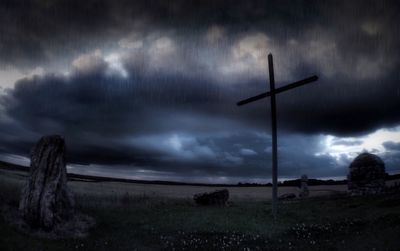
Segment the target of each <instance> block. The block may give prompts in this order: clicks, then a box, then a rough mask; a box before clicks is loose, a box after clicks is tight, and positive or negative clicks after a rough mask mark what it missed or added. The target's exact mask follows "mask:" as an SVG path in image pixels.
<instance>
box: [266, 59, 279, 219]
mask: <svg viewBox="0 0 400 251" xmlns="http://www.w3.org/2000/svg"><path fill="white" fill-rule="evenodd" d="M268 69H269V86H270V90H269V91H270V93H271V123H272V124H271V125H272V126H271V130H272V215H273V216H274V219H276V217H277V211H278V142H277V131H276V99H275V78H274V64H273V61H272V54H271V53H270V54H268Z"/></svg>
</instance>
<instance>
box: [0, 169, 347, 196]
mask: <svg viewBox="0 0 400 251" xmlns="http://www.w3.org/2000/svg"><path fill="white" fill-rule="evenodd" d="M25 179H26V173H24V172H21V171H10V170H0V182H2V183H3V184H13V186H15V187H21V186H22V184H23V183H24V181H25ZM68 185H69V187H70V188H71V189H72V190H73V191H74V192H75V193H76V194H77V195H87V196H98V195H102V196H111V197H112V196H116V197H120V196H125V195H126V194H129V195H132V196H148V197H163V198H175V199H190V198H192V197H193V195H194V194H196V193H203V192H210V191H214V190H217V189H222V188H221V187H212V186H189V185H158V184H135V183H124V182H108V181H106V182H86V181H69V182H68ZM224 188H226V189H228V190H229V193H230V199H231V200H232V201H238V200H255V201H262V200H264V201H265V200H269V199H271V187H237V186H233V187H224ZM346 190H347V187H346V186H345V185H333V186H310V196H323V195H332V194H336V193H340V192H345V191H346ZM278 191H279V194H284V193H295V194H297V193H298V188H297V187H280V188H279V190H278Z"/></svg>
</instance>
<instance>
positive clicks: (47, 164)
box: [19, 135, 75, 231]
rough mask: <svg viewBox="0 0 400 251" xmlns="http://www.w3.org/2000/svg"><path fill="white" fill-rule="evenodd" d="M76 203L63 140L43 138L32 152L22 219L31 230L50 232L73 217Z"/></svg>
mask: <svg viewBox="0 0 400 251" xmlns="http://www.w3.org/2000/svg"><path fill="white" fill-rule="evenodd" d="M74 204H75V203H74V199H73V196H72V194H71V193H70V191H69V190H68V187H67V173H66V168H65V142H64V139H63V138H62V137H61V136H58V135H52V136H44V137H42V138H41V139H40V140H39V142H38V143H37V144H36V146H35V147H34V148H33V149H32V152H31V166H30V170H29V179H28V182H27V184H26V185H25V187H24V189H23V191H22V197H21V200H20V204H19V210H20V213H21V215H22V218H23V219H24V221H25V222H26V223H27V224H28V225H29V226H30V227H31V228H34V229H35V228H38V229H43V230H47V231H50V230H52V229H53V228H54V227H55V226H56V225H57V224H60V223H62V222H65V221H68V220H69V219H71V218H72V217H73V216H74Z"/></svg>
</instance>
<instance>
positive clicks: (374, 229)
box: [0, 170, 400, 251]
mask: <svg viewBox="0 0 400 251" xmlns="http://www.w3.org/2000/svg"><path fill="white" fill-rule="evenodd" d="M24 179H25V177H24V175H23V174H22V173H19V172H13V171H4V170H1V171H0V191H1V194H0V199H1V204H2V206H3V205H5V204H7V205H11V206H15V207H16V206H17V205H18V198H19V191H20V189H21V186H22V184H23V183H24ZM69 186H70V187H71V189H72V190H73V191H74V192H75V194H76V199H77V203H78V207H79V209H80V210H81V211H82V212H84V213H86V214H89V215H91V216H93V217H94V218H95V219H96V221H97V225H96V226H95V227H94V228H93V229H92V231H91V233H90V235H89V237H87V238H85V239H68V240H46V239H40V238H35V237H31V236H27V235H25V234H22V233H20V232H18V231H17V230H16V229H14V228H13V227H11V226H9V225H7V224H6V222H5V219H4V218H3V217H1V218H0V249H1V250H5V251H6V250H38V251H39V250H43V251H45V250H114V251H117V250H324V251H327V250H400V195H398V194H392V195H385V196H382V197H368V198H359V197H358V198H349V197H346V196H343V195H340V192H341V191H342V192H343V191H344V190H345V187H343V186H331V187H312V188H311V195H312V196H313V197H311V198H309V199H307V200H295V201H288V202H282V203H281V204H280V206H279V218H278V219H277V220H276V221H274V220H273V218H272V216H271V213H270V207H271V205H270V203H269V200H268V199H269V196H270V190H269V189H270V188H267V187H254V188H239V187H234V188H233V187H232V188H228V190H229V191H230V193H231V196H232V199H231V200H230V201H231V203H230V205H229V206H228V207H199V206H196V205H194V204H193V202H192V200H191V197H192V195H193V193H196V192H204V191H209V190H214V188H213V187H190V186H167V185H149V184H122V183H112V182H111V183H110V182H77V181H73V182H69ZM284 189H285V190H282V189H281V192H289V191H296V188H290V187H286V188H284Z"/></svg>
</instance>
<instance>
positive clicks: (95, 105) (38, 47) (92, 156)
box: [0, 0, 400, 183]
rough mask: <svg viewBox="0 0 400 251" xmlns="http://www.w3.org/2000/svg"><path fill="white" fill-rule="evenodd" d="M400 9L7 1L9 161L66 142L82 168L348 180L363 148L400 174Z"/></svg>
mask: <svg viewBox="0 0 400 251" xmlns="http://www.w3.org/2000/svg"><path fill="white" fill-rule="evenodd" d="M398 13H400V4H399V3H398V2H397V1H365V0H363V1H361V0H360V1H310V0H307V1H305V0H304V1H286V0H283V1H265V0H264V1H248V0H235V1H233V0H232V1H215V0H202V1H189V0H170V1H161V0H160V1H155V0H145V1H142V0H139V1H128V0H126V1H111V0H110V1H106V0H102V1H93V0H88V1H79V0H60V1H45V0H40V1H39V0H37V1H20V0H12V1H11V0H3V1H1V3H0V159H2V160H6V161H12V162H15V163H23V164H28V163H29V160H28V159H27V157H29V151H30V148H31V147H32V146H33V145H34V144H35V142H37V140H38V139H39V138H40V137H41V136H42V135H47V134H61V135H63V136H64V137H65V140H66V143H67V148H68V156H67V157H68V162H69V171H71V172H80V173H88V174H99V175H110V176H118V177H127V178H137V179H161V180H178V181H182V180H184V181H190V182H218V183H224V182H232V183H235V182H239V181H241V182H265V181H268V180H269V179H270V170H271V168H270V167H271V164H270V162H271V161H270V155H271V138H270V119H269V115H270V114H269V112H270V106H269V100H268V99H264V100H260V101H258V102H255V103H253V104H249V105H247V106H244V107H237V106H236V105H235V103H236V102H237V101H238V100H240V99H243V98H247V97H249V96H252V95H256V94H258V93H261V92H265V91H267V90H268V82H267V79H268V74H267V54H268V53H272V54H273V56H274V64H275V71H276V74H275V79H276V82H277V84H276V85H277V86H278V87H279V86H283V85H285V84H288V83H290V82H293V81H296V80H299V79H302V78H305V77H308V76H311V75H314V74H316V75H318V76H319V77H320V79H319V81H318V82H316V83H313V84H310V85H307V86H304V87H300V88H298V89H294V90H291V91H289V92H287V93H282V94H279V95H278V97H277V102H278V129H279V132H278V133H279V142H278V145H279V165H280V166H279V176H280V178H282V179H285V178H293V177H295V178H297V177H299V176H300V175H301V174H307V175H308V176H309V177H313V178H317V177H319V178H321V177H324V178H328V177H343V176H345V175H346V174H347V168H348V164H349V163H350V161H351V160H352V159H353V158H354V156H356V155H357V154H358V153H360V152H363V151H369V152H373V153H376V154H378V155H379V156H381V157H382V158H383V160H384V161H385V163H386V168H387V171H388V172H390V173H394V172H398V171H400V85H399V79H400V71H399V66H400V61H399V58H400V57H399V56H400V46H399V45H400V36H399V34H400V25H399V24H400V20H399V19H400V15H398Z"/></svg>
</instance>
